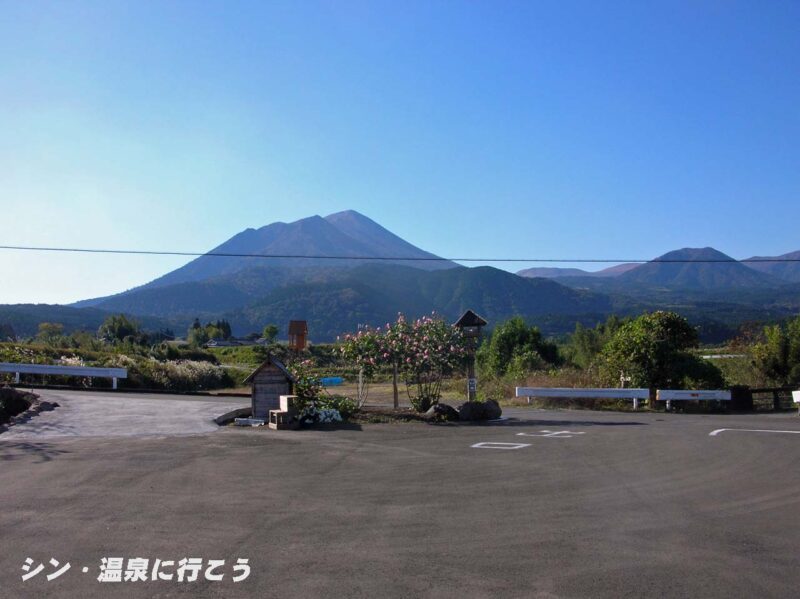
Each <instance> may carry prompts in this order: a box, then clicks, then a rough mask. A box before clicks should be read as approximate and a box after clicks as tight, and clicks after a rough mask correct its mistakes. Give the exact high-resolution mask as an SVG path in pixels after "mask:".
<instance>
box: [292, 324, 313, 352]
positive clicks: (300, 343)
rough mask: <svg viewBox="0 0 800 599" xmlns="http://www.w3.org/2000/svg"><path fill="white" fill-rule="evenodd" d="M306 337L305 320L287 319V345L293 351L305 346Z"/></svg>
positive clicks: (306, 326) (302, 348)
mask: <svg viewBox="0 0 800 599" xmlns="http://www.w3.org/2000/svg"><path fill="white" fill-rule="evenodd" d="M307 338H308V323H307V322H306V321H305V320H290V321H289V347H290V348H292V349H293V350H295V351H303V350H304V349H305V348H306V340H307Z"/></svg>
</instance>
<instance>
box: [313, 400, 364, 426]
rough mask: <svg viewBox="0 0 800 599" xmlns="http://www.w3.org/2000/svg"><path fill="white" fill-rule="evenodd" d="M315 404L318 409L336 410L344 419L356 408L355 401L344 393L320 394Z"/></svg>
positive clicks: (354, 411)
mask: <svg viewBox="0 0 800 599" xmlns="http://www.w3.org/2000/svg"><path fill="white" fill-rule="evenodd" d="M316 405H317V408H318V409H320V410H338V411H339V414H341V416H342V418H343V419H344V420H347V419H348V418H350V416H352V415H353V414H355V413H356V411H357V410H358V406H357V405H356V402H354V401H353V400H352V399H350V398H349V397H345V396H344V395H327V396H326V395H322V396H320V397H319V398H318V399H317V401H316Z"/></svg>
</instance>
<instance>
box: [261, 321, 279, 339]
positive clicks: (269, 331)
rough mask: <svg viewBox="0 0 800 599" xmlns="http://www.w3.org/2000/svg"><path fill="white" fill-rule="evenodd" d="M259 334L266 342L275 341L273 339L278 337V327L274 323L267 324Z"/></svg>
mask: <svg viewBox="0 0 800 599" xmlns="http://www.w3.org/2000/svg"><path fill="white" fill-rule="evenodd" d="M261 336H262V337H263V338H264V339H265V340H266V342H267V343H275V339H277V338H278V327H277V325H274V324H268V325H267V326H265V327H264V330H263V331H262V332H261Z"/></svg>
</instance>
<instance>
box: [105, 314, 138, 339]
mask: <svg viewBox="0 0 800 599" xmlns="http://www.w3.org/2000/svg"><path fill="white" fill-rule="evenodd" d="M97 336H98V337H99V338H100V339H103V340H105V341H108V342H111V343H121V342H123V341H127V342H130V343H140V344H142V343H147V342H148V339H147V335H145V334H144V332H142V329H141V327H140V326H139V323H138V322H136V321H135V320H132V319H129V318H128V317H127V316H125V315H124V314H114V315H112V316H109V317H108V318H106V319H105V320H104V321H103V324H101V325H100V328H99V329H97Z"/></svg>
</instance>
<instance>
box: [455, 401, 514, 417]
mask: <svg viewBox="0 0 800 599" xmlns="http://www.w3.org/2000/svg"><path fill="white" fill-rule="evenodd" d="M502 414H503V410H502V409H501V408H500V404H498V403H497V402H496V401H495V400H493V399H487V400H486V401H465V402H464V403H462V404H461V405H460V406H458V416H459V418H460V419H461V420H466V421H475V420H494V419H495V418H500V416H501V415H502Z"/></svg>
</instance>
